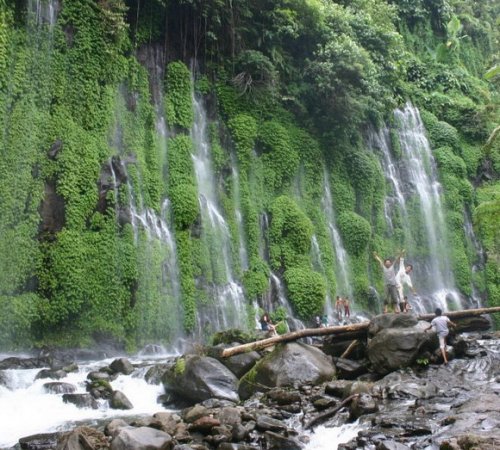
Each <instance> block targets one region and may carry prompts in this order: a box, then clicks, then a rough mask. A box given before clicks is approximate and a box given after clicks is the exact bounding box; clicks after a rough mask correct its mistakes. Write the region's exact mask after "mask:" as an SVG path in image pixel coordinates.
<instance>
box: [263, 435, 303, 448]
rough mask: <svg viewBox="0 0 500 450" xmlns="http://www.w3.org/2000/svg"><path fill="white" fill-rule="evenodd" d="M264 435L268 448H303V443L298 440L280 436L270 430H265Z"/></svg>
mask: <svg viewBox="0 0 500 450" xmlns="http://www.w3.org/2000/svg"><path fill="white" fill-rule="evenodd" d="M264 437H265V439H266V444H267V447H266V448H267V449H268V450H301V449H303V448H304V444H302V443H301V442H299V441H298V440H296V439H294V438H290V437H285V436H282V435H281V434H278V433H274V432H272V431H266V432H265V433H264Z"/></svg>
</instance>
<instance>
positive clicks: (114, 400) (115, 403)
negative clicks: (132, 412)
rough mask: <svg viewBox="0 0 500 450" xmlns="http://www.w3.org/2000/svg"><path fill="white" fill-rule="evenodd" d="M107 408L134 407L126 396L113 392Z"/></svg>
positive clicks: (119, 392)
mask: <svg viewBox="0 0 500 450" xmlns="http://www.w3.org/2000/svg"><path fill="white" fill-rule="evenodd" d="M109 406H110V407H111V408H113V409H133V408H134V405H132V403H131V402H130V400H129V399H128V398H127V396H126V395H125V394H124V393H123V392H121V391H113V394H112V395H111V398H110V399H109Z"/></svg>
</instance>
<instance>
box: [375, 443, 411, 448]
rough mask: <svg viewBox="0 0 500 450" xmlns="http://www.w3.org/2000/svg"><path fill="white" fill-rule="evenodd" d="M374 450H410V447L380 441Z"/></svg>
mask: <svg viewBox="0 0 500 450" xmlns="http://www.w3.org/2000/svg"><path fill="white" fill-rule="evenodd" d="M376 450H410V447H407V446H406V445H404V444H400V443H399V442H396V441H382V442H380V443H379V444H378V445H377V447H376Z"/></svg>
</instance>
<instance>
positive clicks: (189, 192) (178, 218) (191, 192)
mask: <svg viewBox="0 0 500 450" xmlns="http://www.w3.org/2000/svg"><path fill="white" fill-rule="evenodd" d="M169 195H170V201H171V202H172V212H173V214H174V221H175V226H176V228H177V229H179V230H183V229H186V228H189V227H190V226H191V225H193V223H194V222H195V220H196V218H197V217H198V214H199V203H198V192H197V191H196V188H195V187H194V186H193V185H191V184H186V183H181V184H178V185H177V186H174V187H173V188H172V189H170V191H169Z"/></svg>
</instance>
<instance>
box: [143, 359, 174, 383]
mask: <svg viewBox="0 0 500 450" xmlns="http://www.w3.org/2000/svg"><path fill="white" fill-rule="evenodd" d="M172 366H173V363H166V364H156V365H154V366H151V367H150V368H149V369H148V371H147V372H146V374H145V375H144V379H145V380H146V382H147V383H149V384H160V383H161V379H162V377H163V375H164V374H165V372H166V371H167V370H168V369H170V368H171V367H172Z"/></svg>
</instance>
